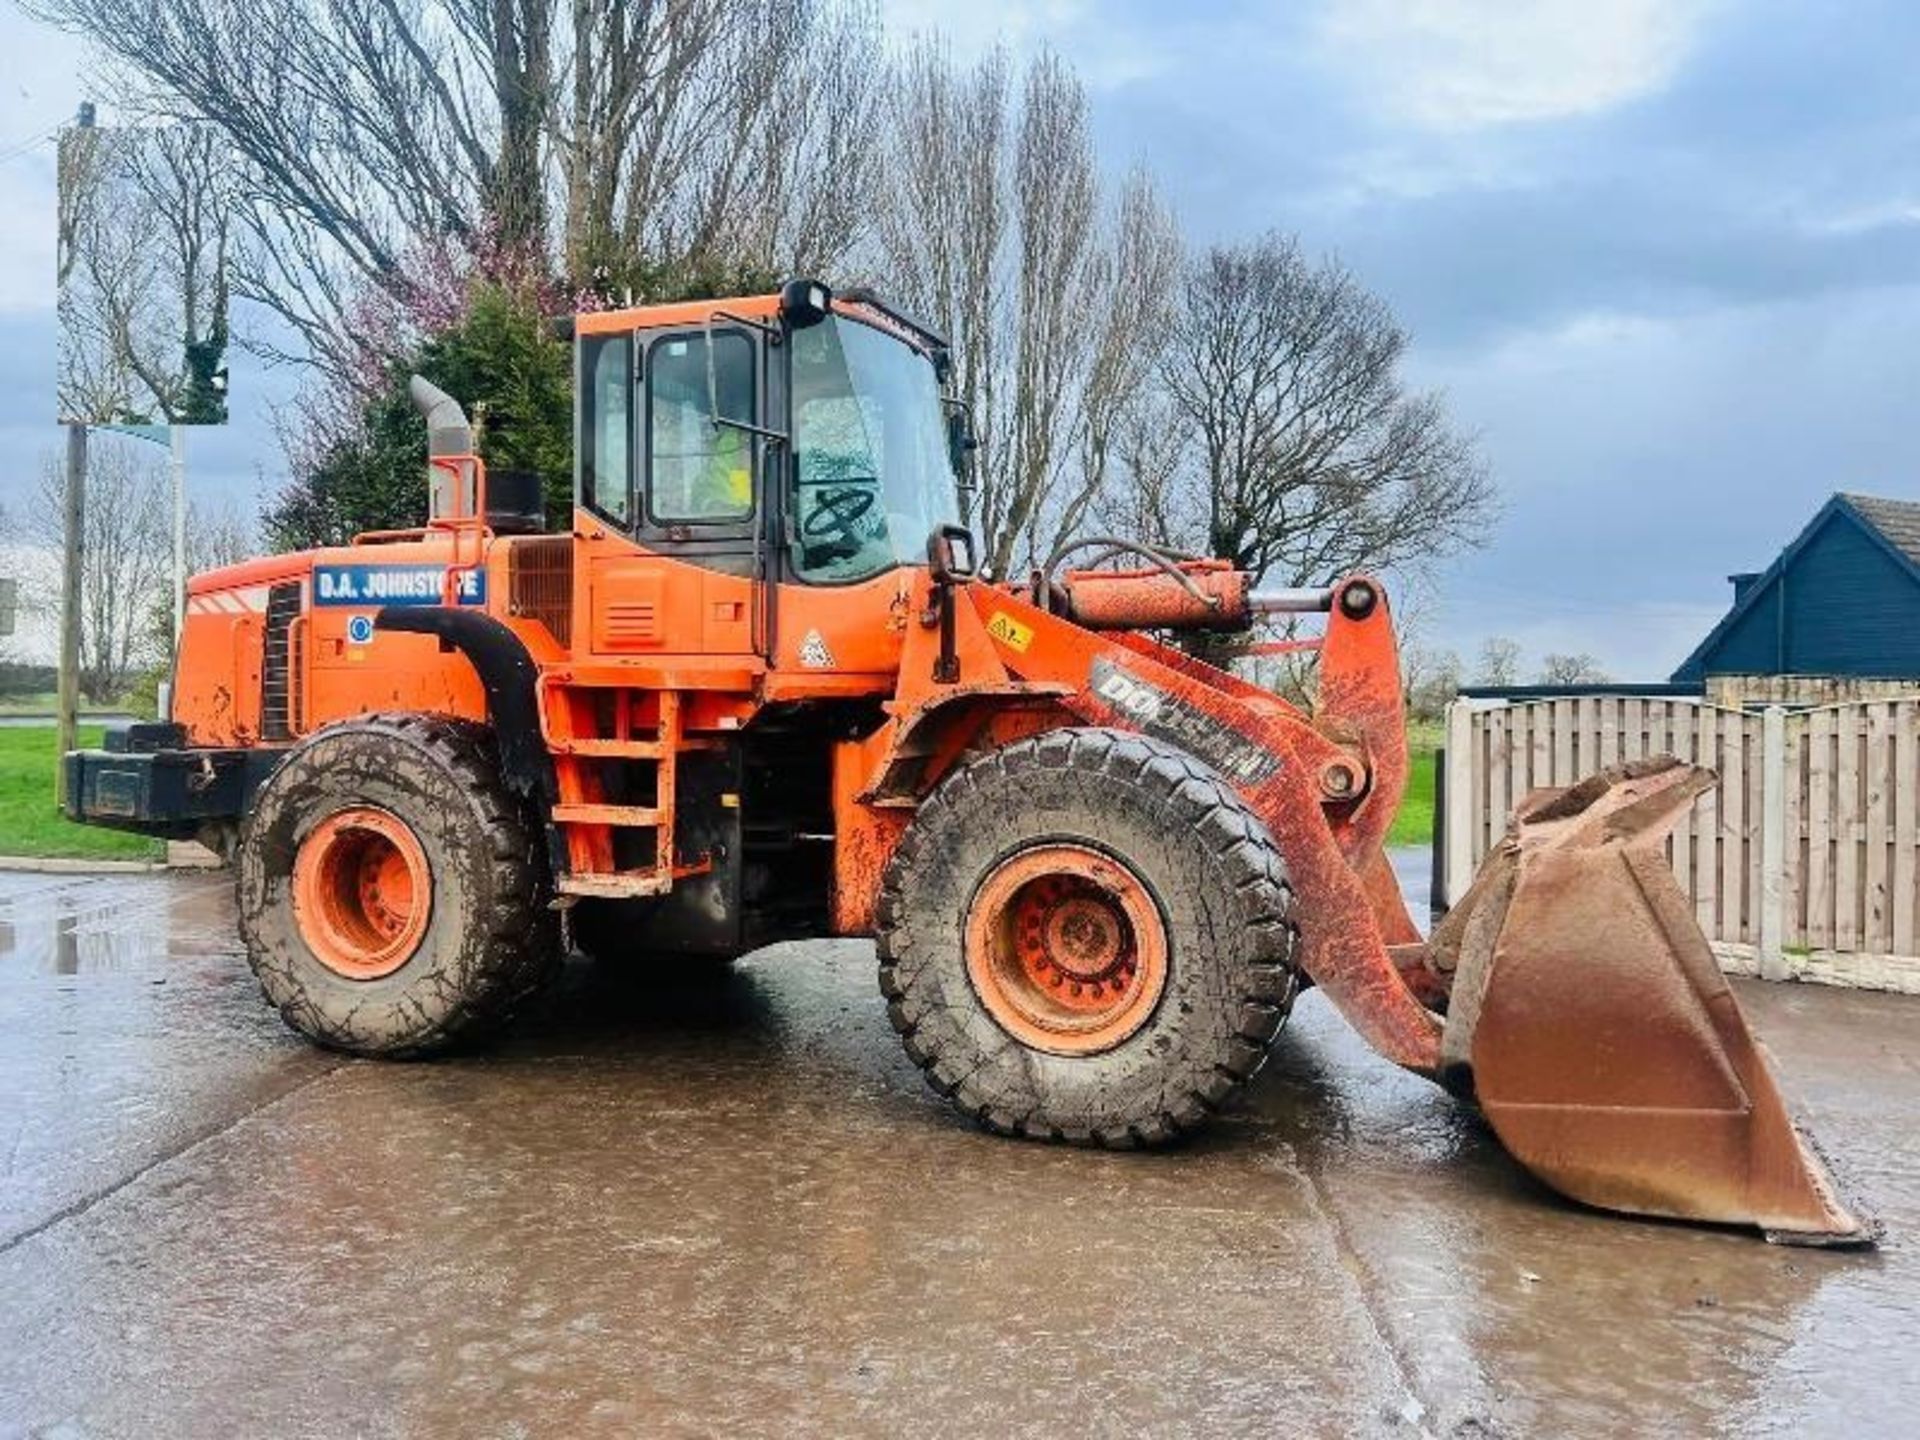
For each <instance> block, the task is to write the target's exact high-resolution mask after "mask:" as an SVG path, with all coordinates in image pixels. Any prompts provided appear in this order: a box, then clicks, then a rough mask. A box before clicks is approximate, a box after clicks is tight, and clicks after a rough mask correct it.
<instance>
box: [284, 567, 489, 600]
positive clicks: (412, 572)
mask: <svg viewBox="0 0 1920 1440" xmlns="http://www.w3.org/2000/svg"><path fill="white" fill-rule="evenodd" d="M446 573H447V572H446V567H445V566H442V565H316V566H314V567H313V603H314V604H315V605H316V606H320V605H334V606H353V607H356V608H360V609H365V608H367V607H368V606H378V605H438V604H439V603H440V587H441V585H442V583H443V582H444V581H445V578H446ZM456 580H457V583H458V588H459V595H458V601H459V603H460V604H462V605H484V604H486V603H487V572H486V571H484V570H462V571H461V572H460V573H459V575H458V576H457V577H456Z"/></svg>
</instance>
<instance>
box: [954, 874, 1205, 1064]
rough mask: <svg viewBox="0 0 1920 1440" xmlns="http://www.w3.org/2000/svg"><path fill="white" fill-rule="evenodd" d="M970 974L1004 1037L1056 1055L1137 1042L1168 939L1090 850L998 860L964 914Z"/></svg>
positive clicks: (1133, 883) (1123, 878)
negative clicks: (1135, 1035)
mask: <svg viewBox="0 0 1920 1440" xmlns="http://www.w3.org/2000/svg"><path fill="white" fill-rule="evenodd" d="M966 944H967V975H968V978H969V979H971V980H972V982H973V988H974V990H975V992H976V993H977V994H978V995H979V996H980V999H981V1002H982V1003H983V1004H985V1006H986V1007H987V1011H988V1013H989V1014H991V1015H992V1016H993V1018H994V1020H995V1021H996V1022H998V1024H999V1025H1000V1027H1001V1028H1002V1029H1003V1030H1005V1031H1006V1032H1007V1033H1008V1034H1010V1035H1012V1036H1013V1037H1014V1039H1016V1040H1018V1041H1020V1042H1021V1043H1022V1044H1024V1045H1028V1046H1031V1047H1032V1048H1034V1049H1036V1050H1044V1051H1047V1052H1049V1053H1051V1054H1054V1055H1096V1054H1098V1053H1100V1052H1101V1051H1103V1050H1111V1049H1112V1048H1113V1047H1114V1046H1116V1045H1118V1044H1120V1043H1121V1042H1122V1041H1123V1040H1125V1039H1127V1037H1128V1036H1130V1035H1132V1034H1133V1033H1134V1032H1135V1031H1137V1030H1138V1029H1139V1028H1140V1027H1141V1026H1142V1025H1144V1024H1146V1022H1147V1018H1148V1017H1149V1016H1150V1015H1152V1014H1153V1011H1154V1007H1155V1006H1157V1005H1158V1004H1159V1003H1160V996H1161V994H1162V993H1163V992H1164V991H1165V989H1166V986H1167V931H1166V923H1165V922H1164V921H1163V920H1162V919H1161V917H1160V907H1159V906H1158V905H1156V904H1155V903H1154V900H1153V896H1152V895H1150V894H1149V893H1148V891H1147V887H1146V885H1145V884H1144V883H1143V882H1142V881H1141V879H1140V877H1139V876H1137V875H1135V874H1134V873H1133V871H1132V870H1131V869H1129V868H1128V867H1127V866H1126V865H1125V864H1123V863H1122V862H1121V861H1119V860H1116V859H1114V858H1113V857H1112V856H1110V855H1106V854H1103V853H1102V852H1100V851H1098V850H1093V849H1089V848H1087V847H1086V846H1082V845H1067V844H1053V845H1040V846H1036V847H1034V848H1033V849H1030V850H1023V851H1021V852H1020V853H1019V854H1017V855H1015V856H1013V857H1011V858H1010V859H1007V860H1005V861H1002V862H1001V864H1000V865H999V866H998V867H996V868H995V869H994V871H993V872H992V873H991V874H989V875H988V876H987V878H986V879H985V880H984V881H983V882H982V883H981V885H980V888H979V890H978V891H976V892H975V894H974V897H973V903H972V905H971V906H970V907H969V908H968V911H967V927H966Z"/></svg>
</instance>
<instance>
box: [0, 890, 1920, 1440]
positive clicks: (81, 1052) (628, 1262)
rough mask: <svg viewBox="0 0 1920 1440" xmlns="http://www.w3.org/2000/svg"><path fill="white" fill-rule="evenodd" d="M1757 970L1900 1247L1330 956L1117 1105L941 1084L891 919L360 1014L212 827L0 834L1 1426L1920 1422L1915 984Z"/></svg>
mask: <svg viewBox="0 0 1920 1440" xmlns="http://www.w3.org/2000/svg"><path fill="white" fill-rule="evenodd" d="M1408 878H1409V881H1410V882H1412V881H1414V880H1417V879H1420V878H1421V876H1420V872H1419V869H1418V867H1417V865H1410V866H1409V867H1408ZM1422 883H1423V881H1422ZM1741 998H1742V1000H1743V1002H1744V1003H1745V1004H1746V1006H1747V1009H1748V1013H1749V1015H1750V1016H1751V1017H1752V1018H1753V1020H1754V1022H1755V1024H1756V1027H1757V1028H1758V1029H1759V1030H1760V1031H1761V1033H1762V1035H1763V1036H1764V1037H1765V1038H1766V1039H1767V1041H1768V1042H1769V1043H1770V1044H1771V1045H1772V1047H1773V1049H1774V1051H1775V1053H1776V1055H1777V1056H1778V1058H1779V1060H1780V1062H1781V1065H1782V1068H1783V1069H1784V1070H1785V1072H1786V1073H1787V1075H1788V1077H1789V1080H1790V1082H1791V1087H1792V1089H1794V1090H1795V1091H1796V1092H1797V1093H1798V1095H1799V1097H1800V1098H1801V1099H1802V1101H1804V1102H1805V1105H1806V1108H1807V1109H1808V1111H1809V1112H1810V1114H1811V1118H1812V1119H1813V1121H1814V1122H1815V1124H1816V1126H1817V1128H1818V1129H1819V1130H1820V1131H1821V1133H1822V1134H1823V1135H1824V1137H1825V1139H1826V1140H1827V1142H1828V1146H1829V1148H1830V1149H1832V1150H1834V1151H1836V1152H1837V1153H1838V1155H1839V1157H1840V1159H1841V1161H1842V1162H1843V1164H1844V1166H1845V1168H1846V1170H1847V1172H1848V1174H1849V1176H1850V1178H1851V1179H1852V1180H1853V1181H1854V1182H1856V1184H1857V1186H1858V1188H1859V1189H1861V1190H1862V1191H1864V1192H1865V1194H1866V1196H1867V1197H1868V1199H1869V1200H1870V1201H1871V1202H1872V1204H1873V1205H1874V1206H1875V1207H1876V1208H1877V1209H1878V1211H1879V1213H1880V1214H1881V1215H1882V1217H1883V1218H1884V1219H1885V1220H1886V1222H1887V1223H1888V1225H1889V1227H1890V1237H1889V1239H1888V1242H1887V1244H1886V1246H1885V1247H1884V1248H1883V1249H1882V1250H1881V1251H1879V1252H1878V1253H1877V1254H1872V1255H1866V1256H1861V1255H1845V1254H1834V1253H1824V1252H1811V1251H1799V1250H1781V1249H1775V1248H1772V1247H1769V1246H1766V1245H1764V1244H1762V1243H1760V1242H1759V1241H1757V1240H1755V1239H1750V1238H1748V1237H1747V1236H1745V1235H1742V1234H1736V1233H1729V1232H1716V1231H1706V1230H1697V1229H1690V1228H1685V1227H1680V1226H1671V1225H1658V1224H1649V1223H1642V1222H1633V1221H1626V1220H1619V1219H1611V1218H1605V1217H1601V1216H1598V1215H1594V1214H1591V1213H1587V1212H1583V1211H1580V1210H1576V1209H1574V1208H1572V1207H1570V1206H1568V1205H1565V1204H1563V1203H1561V1202H1559V1201H1557V1200H1555V1199H1554V1198H1553V1197H1552V1196H1550V1195H1548V1194H1546V1193H1545V1192H1543V1191H1542V1190H1540V1189H1539V1188H1538V1187H1537V1186H1535V1185H1534V1184H1533V1183H1532V1182H1530V1181H1529V1180H1528V1179H1527V1178H1526V1177H1525V1176H1524V1175H1522V1174H1520V1173H1519V1172H1518V1171H1516V1170H1515V1168H1514V1167H1513V1166H1512V1165H1511V1164H1510V1163H1509V1162H1508V1161H1507V1160H1506V1159H1505V1158H1504V1156H1503V1155H1502V1153H1501V1152H1500V1150H1499V1149H1498V1147H1497V1146H1496V1145H1495V1144H1494V1143H1493V1141H1492V1140H1491V1138H1490V1137H1489V1136H1488V1134H1487V1133H1486V1132H1485V1131H1484V1130H1483V1128H1482V1127H1481V1125H1480V1124H1479V1122H1478V1121H1477V1120H1476V1119H1475V1118H1474V1116H1473V1114H1472V1113H1471V1112H1470V1111H1469V1110H1467V1109H1465V1108H1463V1107H1461V1106H1460V1105H1459V1104H1457V1103H1456V1102H1454V1101H1453V1100H1451V1099H1449V1098H1448V1097H1447V1096H1445V1095H1443V1094H1442V1093H1440V1092H1439V1091H1437V1090H1435V1089H1433V1088H1431V1087H1429V1086H1427V1085H1425V1084H1423V1083H1422V1082H1420V1081H1417V1080H1415V1079H1412V1078H1411V1077H1407V1076H1404V1075H1402V1074H1400V1073H1399V1072H1397V1071H1395V1070H1393V1069H1391V1068H1390V1067H1389V1066H1387V1065H1386V1064H1385V1063H1383V1062H1380V1061H1378V1060H1376V1059H1375V1058H1374V1057H1373V1056H1372V1055H1371V1054H1370V1053H1369V1052H1367V1051H1366V1050H1365V1049H1364V1048H1363V1047H1362V1046H1361V1045H1360V1044H1359V1042H1358V1041H1356V1040H1355V1039H1354V1038H1353V1037H1352V1036H1351V1035H1350V1034H1349V1033H1348V1032H1347V1031H1346V1030H1345V1028H1344V1026H1343V1025H1342V1024H1341V1022H1340V1021H1339V1020H1338V1019H1337V1018H1335V1017H1334V1016H1333V1015H1332V1014H1331V1013H1330V1012H1329V1011H1328V1010H1327V1009H1326V1008H1325V1007H1324V1006H1323V1005H1322V1004H1321V1003H1320V1002H1319V1000H1318V999H1317V997H1314V996H1311V995H1310V996H1309V997H1307V998H1306V999H1305V1000H1304V1001H1303V1002H1302V1003H1301V1005H1300V1006H1299V1008H1298V1010H1297V1012H1296V1015H1295V1019H1294V1021H1293V1024H1292V1026H1291V1027H1290V1028H1289V1029H1288V1031H1287V1032H1286V1033H1285V1035H1284V1036H1283V1037H1282V1039H1281V1042H1280V1045H1279V1048H1278V1050H1277V1052H1276V1055H1275V1058H1274V1061H1273V1063H1272V1064H1270V1065H1269V1066H1268V1068H1267V1069H1266V1070H1265V1071H1264V1072H1263V1073H1262V1075H1261V1076H1260V1077H1259V1079H1258V1080H1257V1081H1256V1082H1255V1084H1254V1086H1253V1087H1252V1090H1251V1093H1250V1095H1249V1097H1248V1099H1247V1102H1246V1103H1245V1104H1244V1105H1243V1106H1242V1107H1241V1108H1240V1110H1239V1111H1238V1112H1237V1113H1236V1114H1235V1115H1234V1116H1233V1117H1232V1118H1231V1119H1230V1120H1229V1121H1228V1122H1227V1123H1225V1124H1223V1125H1221V1126H1220V1127H1219V1128H1218V1130H1217V1131H1216V1132H1215V1133H1213V1134H1211V1135H1210V1136H1208V1137H1206V1138H1205V1139H1203V1140H1201V1141H1200V1142H1198V1143H1196V1144H1193V1145H1190V1146H1188V1147H1187V1148H1185V1149H1184V1150H1181V1151H1177V1152H1173V1153H1169V1154H1160V1155H1101V1154H1089V1153H1082V1152H1077V1151H1065V1150H1054V1149H1047V1148H1043V1147H1037V1146H1031V1145H1023V1144H1018V1143H1014V1142H1009V1141H1003V1140H996V1139H994V1138H992V1137H989V1136H986V1135H982V1134H979V1133H977V1132H975V1131H974V1130H973V1129H971V1128H970V1127H969V1126H967V1125H966V1124H965V1123H963V1122H962V1121H960V1120H959V1119H958V1118H957V1117H955V1116H953V1115H952V1114H951V1113H950V1112H949V1111H948V1110H947V1108H946V1107H945V1105H944V1104H943V1103H942V1102H940V1101H939V1100H938V1099H937V1098H935V1097H934V1096H933V1095H932V1094H931V1093H930V1092H928V1091H927V1090H926V1089H925V1088H924V1086H923V1085H922V1084H921V1081H920V1079H919V1076H918V1074H917V1072H916V1071H914V1069H913V1068H912V1066H911V1065H910V1064H908V1062H907V1061H906V1059H905V1057H904V1056H903V1055H902V1054H901V1052H900V1049H899V1047H898V1045H897V1043H896V1042H895V1040H894V1037H893V1035H892V1033H891V1032H890V1030H889V1029H888V1027H887V1024H886V1020H885V1016H884V1014H883V1013H882V1010H881V1006H880V1004H879V1002H878V1000H877V997H876V995H875V992H874V982H873V963H872V952H871V949H870V947H868V946H866V945H863V944H856V943H852V942H833V943H821V944H814V945H807V946H788V947H781V948H778V949H775V950H769V951H765V952H762V953H761V954H759V955H756V956H753V957H751V958H749V959H748V960H746V961H744V962H742V963H741V964H740V965H739V966H738V967H737V968H736V969H735V970H734V971H733V972H732V973H731V974H729V975H724V976H721V977H717V978H709V979H707V980H705V981H695V982H693V983H683V984H677V985H672V986H661V985H659V984H656V983H650V982H649V981H648V979H647V977H644V976H636V975H631V974H629V975H626V976H622V975H619V974H617V973H613V972H610V971H604V970H603V971H598V972H596V971H593V970H591V969H588V968H587V967H584V966H581V967H577V968H576V969H575V970H573V971H572V972H570V974H569V976H568V979H567V982H566V983H565V985H564V986H563V987H562V989H561V991H560V992H559V993H558V994H556V995H555V996H554V997H553V998H552V1000H551V1002H550V1003H549V1004H548V1005H547V1006H546V1007H545V1008H544V1010H543V1012H542V1013H540V1014H539V1015H537V1016H536V1017H534V1019H533V1020H532V1021H531V1023H529V1024H527V1025H525V1026H523V1027H522V1028H521V1029H520V1030H518V1031H517V1032H516V1033H515V1034H514V1035H513V1036H512V1038H511V1039H510V1040H509V1041H508V1042H507V1043H506V1044H504V1045H503V1046H501V1047H500V1048H498V1049H497V1050H494V1051H492V1052H490V1053H487V1054H484V1055H478V1056H474V1057H471V1058H467V1059H462V1060H458V1061H451V1062H442V1063H437V1064H425V1065H382V1064H377V1063H363V1062H343V1061H341V1060H340V1059H339V1058H338V1057H334V1056H329V1055H325V1054H321V1053H319V1052H316V1051H313V1050H310V1049H309V1048H307V1047H306V1046H305V1045H304V1044H303V1043H301V1042H300V1041H298V1040H296V1039H295V1038H293V1037H292V1036H291V1035H289V1034H287V1033H286V1032H285V1031H283V1030H282V1029H281V1027H280V1025H279V1022H278V1020H277V1019H276V1018H275V1017H274V1016H273V1015H272V1014H271V1013H270V1012H269V1011H268V1010H267V1009H266V1008H265V1007H264V1005H263V1004H262V1003H261V1002H260V1001H259V1000H258V998H257V993H256V991H255V989H254V986H253V982H252V980H251V977H250V976H249V975H248V974H247V971H246V968H245V965H244V963H243V961H242V960H241V958H240V956H239V955H238V953H237V947H236V944H235V941H234V938H233V930H232V920H231V908H230V900H229V897H228V890H227V883H226V880H225V878H224V877H223V876H218V875H199V876H178V875H176V876H164V875H162V876H124V877H122V876H116V877H107V878H85V877H75V876H30V875H0V1434H6V1435H12V1434H47V1435H53V1436H62V1437H66V1436H81V1435H149V1434H168V1435H273V1436H283V1435H322V1434H345V1433H364V1434H395V1435H402V1434H410V1435H440V1434H458V1435H468V1434H482V1435H488V1434H504V1435H523V1434H524V1435H531V1434H543V1435H544V1434H565V1435H574V1434H630V1433H665V1434H695V1433H709V1434H710V1433H722V1432H729V1431H746V1432H750V1433H812V1434H834V1435H843V1434H863V1433H900V1432H912V1433H916V1434H924V1435H996V1436H997V1435H1001V1434H1035V1435H1050V1434H1057V1433H1062V1432H1066V1431H1069V1430H1076V1431H1085V1432H1091V1433H1095V1434H1129V1435H1131V1434H1139V1433H1179V1434H1233V1435H1244V1434H1272V1433H1285V1434H1301V1435H1349V1434H1407V1435H1417V1434H1436V1435H1452V1434H1467V1435H1549V1434H1550V1435H1612V1434H1618V1435H1646V1434H1700V1433H1706V1432H1716V1433H1735V1434H1755V1435H1771V1434H1783V1435H1784V1434H1791V1435H1795V1436H1800V1435H1818V1434H1833V1435H1839V1434H1847V1435H1860V1434H1912V1433H1915V1431H1916V1429H1920V1366H1916V1364H1915V1362H1914V1359H1913V1356H1914V1353H1915V1345H1916V1342H1920V1259H1917V1258H1916V1257H1917V1256H1920V1249H1916V1241H1917V1240H1920V1146H1916V1144H1915V1142H1914V1139H1913V1121H1912V1119H1911V1117H1912V1115H1913V1114H1914V1113H1915V1112H1916V1111H1920V1047H1917V1046H1916V1044H1915V1036H1916V1034H1920V1002H1916V1001H1913V1000H1908V999H1900V998H1895V997H1880V996H1866V995H1858V994H1848V993H1842V992H1836V991H1821V990H1815V989H1811V988H1782V987H1761V986H1758V985H1751V984H1750V985H1743V986H1742V987H1741Z"/></svg>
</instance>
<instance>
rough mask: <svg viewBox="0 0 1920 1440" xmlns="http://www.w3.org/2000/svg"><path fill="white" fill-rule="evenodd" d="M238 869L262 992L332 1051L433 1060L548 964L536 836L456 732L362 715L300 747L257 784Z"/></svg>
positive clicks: (548, 916)
mask: <svg viewBox="0 0 1920 1440" xmlns="http://www.w3.org/2000/svg"><path fill="white" fill-rule="evenodd" d="M237 872H238V874H237V881H236V883H237V887H238V893H239V909H240V932H241V935H242V937H243V938H244V939H245V941H246V945H247V958H248V960H249V962H250V963H251V965H252V966H253V972H254V974H255V976H256V977H258V979H259V981H260V987H261V989H262V990H263V991H264V992H265V994H266V997H267V999H268V1000H269V1001H270V1002H271V1003H272V1004H273V1005H274V1006H275V1007H276V1008H277V1009H278V1010H279V1011H280V1014H281V1016H282V1018H283V1019H285V1021H286V1022H287V1024H288V1025H290V1026H291V1027H292V1028H293V1029H295V1030H297V1031H299V1032H300V1033H301V1034H302V1035H305V1036H306V1037H307V1038H308V1039H310V1040H313V1041H315V1042H316V1043H318V1044H321V1045H325V1046H327V1047H329V1048H331V1049H336V1050H344V1051H347V1052H349V1053H351V1054H355V1055H379V1056H389V1057H412V1056H421V1055H429V1054H433V1053H436V1052H439V1051H442V1050H446V1049H448V1048H451V1047H452V1046H454V1045H456V1044H458V1043H460V1042H461V1041H463V1040H467V1039H470V1038H473V1037H475V1036H477V1035H479V1034H481V1033H482V1032H484V1031H487V1030H490V1029H492V1028H494V1027H495V1026H497V1025H499V1024H500V1023H502V1022H503V1021H504V1020H506V1018H507V1017H508V1016H509V1015H510V1014H511V1013H512V1012H513V1010H514V1009H515V1008H516V1007H517V1006H518V1005H519V1003H520V1002H521V1001H522V1000H524V999H525V998H526V997H527V996H528V995H529V994H531V993H532V992H533V991H534V990H535V989H536V988H538V986H539V985H540V984H541V983H542V982H543V981H545V980H546V979H547V978H548V976H549V975H550V974H551V973H552V972H553V970H554V968H555V967H556V966H557V965H558V963H559V960H560V945H559V935H558V927H557V924H556V922H555V917H554V914H553V912H552V910H551V909H550V908H549V907H548V905H547V903H546V902H547V898H548V897H547V890H548V882H547V866H546V859H545V852H544V849H543V847H542V844H541V837H540V835H539V834H538V832H537V831H536V829H535V828H534V827H533V826H532V825H531V824H529V823H528V820H527V817H526V816H525V814H524V812H523V810H522V809H521V807H520V806H519V805H518V804H516V803H515V802H514V801H513V799H512V798H511V797H510V796H509V795H508V794H507V792H506V791H505V789H504V788H503V786H502V784H501V781H500V775H499V766H498V762H497V760H496V759H495V751H494V745H493V739H492V735H491V732H489V731H488V730H487V729H486V727H484V726H481V725H477V724H474V723H472V722H470V721H464V720H454V719H449V718H445V717H440V716H422V715H374V716H368V717H365V718H363V719H360V720H354V721H350V722H347V723H345V724H340V725H335V726H331V727H329V728H328V729H325V730H322V731H320V732H318V733H317V734H315V735H313V736H311V737H310V738H308V739H307V740H305V741H303V742H302V743H301V744H300V745H299V746H297V747H296V748H295V749H294V750H293V751H292V752H291V753H290V754H289V755H288V756H287V758H286V759H285V760H284V761H282V762H281V764H280V766H279V768H278V769H276V770H275V771H274V773H273V775H272V776H271V777H270V778H269V779H268V780H267V782H266V783H265V784H264V785H262V786H261V787H260V792H259V794H258V795H257V796H256V798H255V802H254V808H253V812H252V814H251V815H250V816H249V817H248V818H247V821H246V825H245V828H244V830H243V832H242V835H241V843H240V853H239V859H238V865H237Z"/></svg>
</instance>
